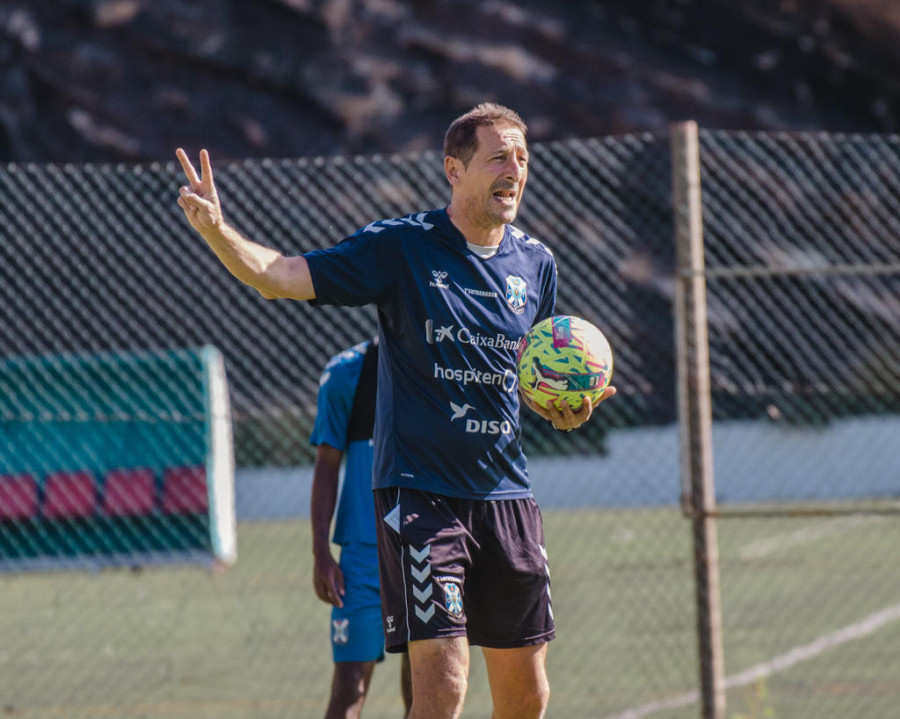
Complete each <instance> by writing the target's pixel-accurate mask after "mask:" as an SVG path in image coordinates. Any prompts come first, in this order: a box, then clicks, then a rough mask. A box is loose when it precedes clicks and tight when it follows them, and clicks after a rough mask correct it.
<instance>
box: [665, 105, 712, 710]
mask: <svg viewBox="0 0 900 719" xmlns="http://www.w3.org/2000/svg"><path fill="white" fill-rule="evenodd" d="M671 138H672V181H673V186H672V187H673V202H674V210H675V241H676V245H677V247H676V256H677V263H678V266H677V278H676V283H675V288H676V294H675V313H676V317H675V326H676V351H677V362H678V417H679V425H680V430H681V477H682V507H683V509H684V510H685V513H686V514H687V515H688V516H689V517H690V518H691V521H692V522H693V535H694V572H695V578H696V597H697V634H698V642H699V657H700V687H701V699H702V717H703V719H724V716H725V662H724V657H723V649H722V611H721V599H720V587H719V545H718V536H717V531H716V519H715V504H716V495H715V481H714V477H713V462H712V399H711V396H710V378H709V338H708V334H707V308H706V279H705V276H704V256H703V218H702V206H701V201H700V197H701V195H700V143H699V133H698V129H697V124H696V123H694V122H685V123H680V124H677V125H674V126H673V127H672V130H671Z"/></svg>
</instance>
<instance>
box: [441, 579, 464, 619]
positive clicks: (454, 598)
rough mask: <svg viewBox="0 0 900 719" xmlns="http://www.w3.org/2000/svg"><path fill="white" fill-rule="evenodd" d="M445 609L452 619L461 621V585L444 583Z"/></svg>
mask: <svg viewBox="0 0 900 719" xmlns="http://www.w3.org/2000/svg"><path fill="white" fill-rule="evenodd" d="M444 609H446V610H447V614H449V615H450V616H451V617H455V618H457V619H459V617H461V616H462V611H463V603H462V592H460V591H459V585H458V584H457V583H456V582H445V583H444Z"/></svg>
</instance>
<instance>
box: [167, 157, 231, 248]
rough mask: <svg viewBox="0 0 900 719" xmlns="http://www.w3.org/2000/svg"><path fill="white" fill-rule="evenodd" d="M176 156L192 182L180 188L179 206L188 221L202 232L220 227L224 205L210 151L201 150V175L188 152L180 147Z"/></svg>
mask: <svg viewBox="0 0 900 719" xmlns="http://www.w3.org/2000/svg"><path fill="white" fill-rule="evenodd" d="M175 156H176V157H177V158H178V161H179V162H180V163H181V167H182V169H183V170H184V174H185V175H186V176H187V179H188V182H190V185H185V186H183V187H180V188H179V189H178V192H179V197H178V206H179V207H180V208H181V209H182V210H184V216H185V217H186V218H187V221H188V222H190V223H191V227H193V228H194V229H195V230H197V232H199V233H200V234H203V233H204V232H206V231H207V230H211V229H214V228H216V227H219V226H220V225H221V224H222V222H223V220H222V207H221V205H220V204H219V195H218V194H217V193H216V185H215V182H214V181H213V171H212V165H210V162H209V153H208V152H207V151H206V150H200V174H199V175H198V174H197V170H195V169H194V166H193V165H192V164H191V161H190V160H189V159H188V156H187V153H186V152H185V151H184V150H182V149H181V148H180V147H179V148H178V149H177V150H176V151H175Z"/></svg>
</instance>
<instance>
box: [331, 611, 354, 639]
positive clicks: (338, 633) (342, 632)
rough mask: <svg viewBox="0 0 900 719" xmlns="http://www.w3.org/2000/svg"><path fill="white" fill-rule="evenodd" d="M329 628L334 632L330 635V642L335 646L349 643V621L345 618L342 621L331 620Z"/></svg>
mask: <svg viewBox="0 0 900 719" xmlns="http://www.w3.org/2000/svg"><path fill="white" fill-rule="evenodd" d="M331 627H332V629H334V632H333V633H332V635H331V641H332V642H334V643H335V644H346V643H347V642H348V641H350V637H349V634H348V630H349V629H350V620H349V619H347V618H346V617H345V618H343V619H332V620H331Z"/></svg>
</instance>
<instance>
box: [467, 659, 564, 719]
mask: <svg viewBox="0 0 900 719" xmlns="http://www.w3.org/2000/svg"><path fill="white" fill-rule="evenodd" d="M482 651H483V652H484V660H485V664H486V666H487V673H488V681H489V682H490V685H491V698H492V699H493V702H494V713H493V715H492V719H540V718H541V717H543V716H544V713H545V712H546V710H547V702H548V701H549V699H550V682H549V681H548V680H547V670H546V658H547V645H546V644H539V645H537V646H531V647H519V648H516V649H490V648H488V647H482Z"/></svg>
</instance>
